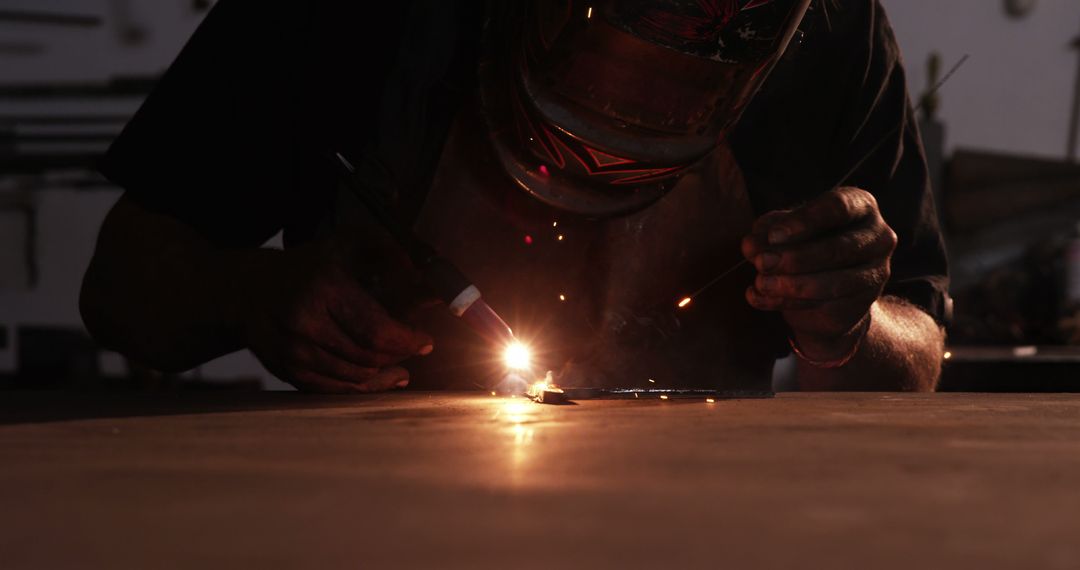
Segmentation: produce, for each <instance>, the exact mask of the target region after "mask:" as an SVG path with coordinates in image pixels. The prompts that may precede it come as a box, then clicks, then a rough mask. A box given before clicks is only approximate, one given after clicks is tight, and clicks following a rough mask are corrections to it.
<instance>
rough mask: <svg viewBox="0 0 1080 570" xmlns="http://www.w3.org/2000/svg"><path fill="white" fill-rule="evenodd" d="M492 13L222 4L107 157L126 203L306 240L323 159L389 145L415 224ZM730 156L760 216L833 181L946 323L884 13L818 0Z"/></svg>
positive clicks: (245, 233)
mask: <svg viewBox="0 0 1080 570" xmlns="http://www.w3.org/2000/svg"><path fill="white" fill-rule="evenodd" d="M482 23H483V2H480V1H458V2H445V1H418V2H412V3H409V2H385V3H370V2H344V1H334V0H307V1H303V2H301V1H297V0H275V1H261V2H256V1H254V0H222V1H221V2H219V3H218V4H217V6H216V7H215V8H214V9H213V10H212V11H211V13H210V14H209V15H208V16H207V18H206V20H205V21H204V23H203V24H202V25H201V26H200V28H199V30H198V31H197V32H196V33H195V35H194V36H193V37H192V39H191V41H190V42H189V43H188V45H187V46H186V47H185V48H184V50H183V52H182V53H181V55H180V56H179V57H178V58H177V60H176V61H175V62H174V63H173V65H172V66H171V67H170V69H169V71H168V72H167V73H166V74H165V76H164V78H163V79H162V80H161V82H160V84H159V85H158V87H157V88H156V89H155V90H154V92H153V93H152V94H151V95H150V97H149V98H148V99H147V101H146V103H145V104H144V105H143V107H142V108H141V109H140V110H139V112H138V113H137V114H136V116H135V117H134V118H133V119H132V121H131V122H130V123H129V124H128V126H127V128H126V129H125V130H124V132H123V134H122V135H121V136H120V137H119V138H118V139H117V140H116V142H115V143H114V144H113V146H112V148H111V149H110V150H109V152H108V154H107V156H106V158H105V160H104V163H103V166H102V171H103V173H104V174H105V175H106V176H107V177H108V178H109V179H111V180H112V181H114V182H115V183H117V184H118V185H120V186H121V187H123V188H124V189H125V190H126V194H125V195H126V196H127V197H128V198H129V199H131V200H134V201H135V202H137V203H139V204H141V205H142V206H144V207H146V208H149V209H151V210H154V211H158V212H162V213H166V214H168V215H171V216H174V217H176V218H178V219H180V220H182V221H184V222H186V223H188V224H190V225H192V226H193V227H195V228H196V229H198V230H199V231H200V232H201V233H203V234H204V235H205V236H206V237H207V238H208V239H209V240H211V241H212V242H214V243H216V244H218V245H221V246H224V247H255V246H258V245H260V244H262V243H263V242H265V241H266V240H267V239H268V238H270V237H271V236H272V235H274V234H275V233H277V232H278V231H281V230H284V236H285V243H286V245H287V246H288V245H294V244H298V243H302V242H304V241H306V240H309V239H311V238H312V236H313V235H314V234H315V232H316V230H317V227H318V225H319V224H320V222H321V220H323V219H324V218H325V217H326V216H327V213H328V212H329V211H330V210H331V209H332V208H333V207H334V200H335V195H336V175H335V172H334V170H333V169H331V168H328V165H327V161H326V154H327V153H328V152H329V151H331V150H340V151H343V152H345V153H348V154H352V155H357V156H359V155H362V154H364V153H365V152H368V151H370V150H371V149H377V150H378V152H379V154H380V156H381V159H382V160H383V162H384V164H385V166H386V167H387V169H388V170H389V171H390V173H391V175H392V176H393V177H394V178H395V184H396V186H397V187H398V188H399V189H400V190H401V204H400V205H401V207H402V209H403V210H405V211H406V212H407V213H415V212H417V211H419V209H420V206H421V204H422V203H423V200H424V195H425V192H426V191H427V188H428V187H429V186H430V184H431V180H432V177H433V176H434V173H435V169H436V166H437V164H438V162H439V156H440V154H441V152H442V150H443V143H444V142H445V140H446V137H447V133H448V131H449V128H450V125H451V123H452V122H453V120H454V117H455V116H456V115H457V114H458V112H459V110H460V109H461V108H463V107H465V106H466V105H467V104H468V103H469V102H470V101H472V99H473V97H474V96H475V77H476V62H477V57H478V54H479V41H480V37H481V34H482V29H481V28H482ZM802 29H803V31H804V32H805V35H804V37H802V39H801V41H800V42H799V43H798V45H795V44H794V43H793V45H792V47H791V48H790V49H789V52H788V54H787V55H785V57H784V59H783V61H782V62H781V64H780V65H778V67H777V68H776V70H775V72H774V74H773V76H772V77H771V78H770V79H769V80H768V82H767V83H766V86H765V88H764V89H763V90H762V92H761V93H760V94H759V96H758V97H757V99H756V100H755V101H754V103H753V104H752V105H751V106H750V108H749V109H748V110H747V112H746V114H745V116H744V117H743V119H742V121H741V122H740V124H739V126H738V128H737V129H736V131H735V133H734V134H733V135H732V137H731V139H730V141H729V142H730V146H731V148H732V150H733V153H734V155H735V157H736V159H737V161H738V164H739V166H740V167H741V170H742V173H743V176H744V178H745V180H746V183H747V189H748V192H749V196H750V200H751V202H752V204H753V207H754V210H755V211H756V212H757V213H758V214H761V213H764V212H766V211H769V210H772V209H777V208H789V207H792V206H793V205H796V204H799V203H801V202H803V201H805V200H807V199H809V198H811V197H813V196H814V195H816V194H819V193H821V192H823V191H825V190H827V189H829V188H830V187H832V186H833V185H835V184H836V183H838V182H840V180H839V179H840V177H841V176H842V175H843V174H844V173H846V172H847V171H849V170H850V169H851V167H852V166H854V165H855V164H856V163H857V162H858V161H859V160H860V159H861V158H862V157H863V156H864V155H865V154H866V153H867V151H868V150H870V149H871V148H872V147H873V146H874V145H875V144H877V143H878V142H879V141H880V140H881V139H882V137H884V136H886V135H887V134H888V133H890V132H893V131H894V128H895V127H896V126H897V125H898V124H902V125H903V128H901V129H900V130H898V131H895V134H894V135H891V136H889V140H887V141H886V142H885V144H884V145H882V146H881V148H880V149H879V150H878V151H877V152H875V153H874V154H873V156H872V157H871V158H870V159H869V160H867V161H866V162H865V163H864V164H863V165H862V166H861V167H860V168H859V169H858V170H857V171H856V173H855V174H854V176H852V177H851V178H850V179H849V180H847V181H846V183H848V184H850V185H853V186H859V187H861V188H864V189H866V190H868V191H870V192H872V193H873V194H874V195H875V196H876V198H877V199H878V202H879V204H880V207H881V211H882V214H883V216H884V218H885V220H886V221H887V222H888V224H889V225H890V226H891V227H892V228H893V229H894V230H895V231H896V233H897V235H898V236H899V245H898V247H897V250H896V252H895V254H894V257H893V262H892V270H893V273H892V278H891V280H890V282H889V284H888V285H887V289H886V293H887V294H890V295H895V296H898V297H901V298H904V299H906V300H908V301H910V302H911V303H913V304H915V305H917V306H919V307H921V308H923V309H924V310H925V311H926V312H927V313H929V314H930V315H931V316H933V317H934V318H935V319H937V320H938V321H939V322H940V321H943V320H944V319H945V310H946V304H947V303H946V299H947V288H948V277H947V263H946V259H945V253H944V247H943V244H942V239H941V234H940V231H939V228H938V223H937V216H936V213H935V210H934V204H933V201H932V196H931V192H930V188H929V181H928V177H927V172H926V164H925V157H924V154H923V149H922V145H921V142H920V140H919V134H918V129H917V124H916V119H915V117H914V116H913V113H912V111H911V105H910V103H909V101H908V94H907V88H906V83H905V77H904V69H903V66H902V64H901V61H900V55H899V49H898V48H897V45H896V42H895V38H894V36H893V33H892V30H891V28H890V27H889V24H888V22H887V20H886V18H885V14H884V11H883V9H882V7H881V6H880V4H879V3H878V2H877V0H840V1H824V2H819V1H815V2H814V3H813V4H812V9H811V13H810V14H809V15H808V16H807V19H806V21H805V22H804V24H803V27H802Z"/></svg>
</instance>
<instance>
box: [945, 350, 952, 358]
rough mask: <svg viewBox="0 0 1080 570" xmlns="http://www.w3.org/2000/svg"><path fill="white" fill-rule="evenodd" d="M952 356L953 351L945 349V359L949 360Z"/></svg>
mask: <svg viewBox="0 0 1080 570" xmlns="http://www.w3.org/2000/svg"><path fill="white" fill-rule="evenodd" d="M950 358H952V353H951V352H949V351H947V350H946V351H945V360H948V359H950Z"/></svg>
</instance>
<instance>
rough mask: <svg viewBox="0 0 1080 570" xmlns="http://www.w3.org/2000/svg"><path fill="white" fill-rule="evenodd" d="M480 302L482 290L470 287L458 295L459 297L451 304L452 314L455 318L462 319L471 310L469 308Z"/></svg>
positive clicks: (473, 286)
mask: <svg viewBox="0 0 1080 570" xmlns="http://www.w3.org/2000/svg"><path fill="white" fill-rule="evenodd" d="M479 300H480V290H479V289H477V288H476V285H469V286H468V287H466V288H465V289H464V290H463V291H462V292H460V293H458V296H457V297H454V300H453V301H452V302H451V303H450V312H451V313H453V314H454V316H455V317H460V316H461V315H463V314H465V311H468V310H469V307H471V306H473V303H475V302H477V301H479Z"/></svg>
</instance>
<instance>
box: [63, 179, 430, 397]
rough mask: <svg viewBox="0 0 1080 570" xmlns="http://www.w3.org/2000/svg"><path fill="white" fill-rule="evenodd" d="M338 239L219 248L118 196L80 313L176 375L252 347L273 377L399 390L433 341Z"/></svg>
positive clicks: (311, 386) (98, 335) (126, 349)
mask: <svg viewBox="0 0 1080 570" xmlns="http://www.w3.org/2000/svg"><path fill="white" fill-rule="evenodd" d="M346 255H347V254H346V253H344V252H343V251H342V250H341V249H340V248H338V247H335V245H334V244H332V243H314V244H311V245H306V246H303V247H298V248H294V249H290V250H286V251H279V250H270V249H258V248H235V249H229V248H222V247H217V246H215V245H213V244H212V243H211V242H209V241H208V240H207V239H205V238H204V237H202V236H201V235H200V234H199V233H198V232H197V231H195V230H194V229H193V228H191V227H189V226H187V225H185V224H184V223H182V222H180V221H177V220H176V219H174V218H172V217H170V216H167V215H163V214H157V213H154V212H151V211H149V210H147V209H145V208H142V207H140V206H139V205H137V204H136V203H135V202H133V201H131V200H129V199H125V198H121V200H120V201H119V202H118V203H117V204H116V206H115V207H114V208H113V210H112V211H111V212H110V213H109V215H108V217H107V218H106V220H105V223H104V225H103V226H102V229H101V234H100V236H99V238H98V244H97V249H96V251H95V253H94V257H93V260H92V261H91V263H90V267H89V269H88V270H87V272H86V276H85V278H84V281H83V287H82V294H81V297H80V310H81V312H82V315H83V320H84V322H85V324H86V327H87V329H88V330H89V331H90V333H91V335H92V336H93V337H94V338H95V339H96V340H97V341H98V342H99V343H101V344H102V345H103V346H105V347H107V348H109V349H112V350H116V351H118V352H120V353H122V354H124V355H126V356H127V357H129V358H131V359H133V360H135V361H138V362H140V363H142V364H144V365H147V366H150V367H153V368H156V369H159V370H163V371H179V370H185V369H188V368H192V367H194V366H197V365H199V364H201V363H203V362H206V361H208V360H210V359H212V358H215V357H217V356H221V355H223V354H226V353H229V352H233V351H235V350H239V349H241V348H245V347H246V348H250V349H251V351H252V352H253V353H254V354H255V355H256V356H257V357H258V358H259V360H260V361H262V363H263V364H264V365H265V366H266V367H267V369H269V370H270V371H271V372H272V373H274V374H275V375H276V376H278V377H280V378H282V379H283V380H285V381H287V382H290V383H292V384H294V385H295V386H297V387H298V388H301V389H305V390H313V391H321V392H354V391H361V392H363V391H377V390H385V389H390V388H393V387H395V386H397V387H401V386H403V385H404V383H407V381H408V372H407V371H405V370H404V369H403V368H401V367H399V366H396V364H398V363H399V362H401V361H402V360H404V359H406V358H409V357H411V356H414V355H417V354H426V353H428V352H430V351H431V350H432V340H431V338H430V337H429V336H428V335H426V334H424V333H422V332H419V331H416V330H413V329H412V328H410V327H408V326H406V325H404V324H402V323H400V322H398V321H396V320H394V319H393V318H391V317H390V316H388V315H387V313H386V311H385V310H384V309H383V308H382V307H381V306H380V305H379V304H378V303H377V302H376V301H375V300H373V299H372V298H371V297H370V296H369V295H368V294H367V293H366V292H365V290H364V289H363V288H362V287H361V286H360V284H359V283H358V280H357V279H356V278H355V276H353V275H350V274H349V270H348V269H346V268H348V267H349V266H350V265H351V264H350V263H347V260H346V259H345V256H346Z"/></svg>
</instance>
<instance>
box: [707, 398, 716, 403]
mask: <svg viewBox="0 0 1080 570" xmlns="http://www.w3.org/2000/svg"><path fill="white" fill-rule="evenodd" d="M705 403H706V404H715V403H716V398H705Z"/></svg>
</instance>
